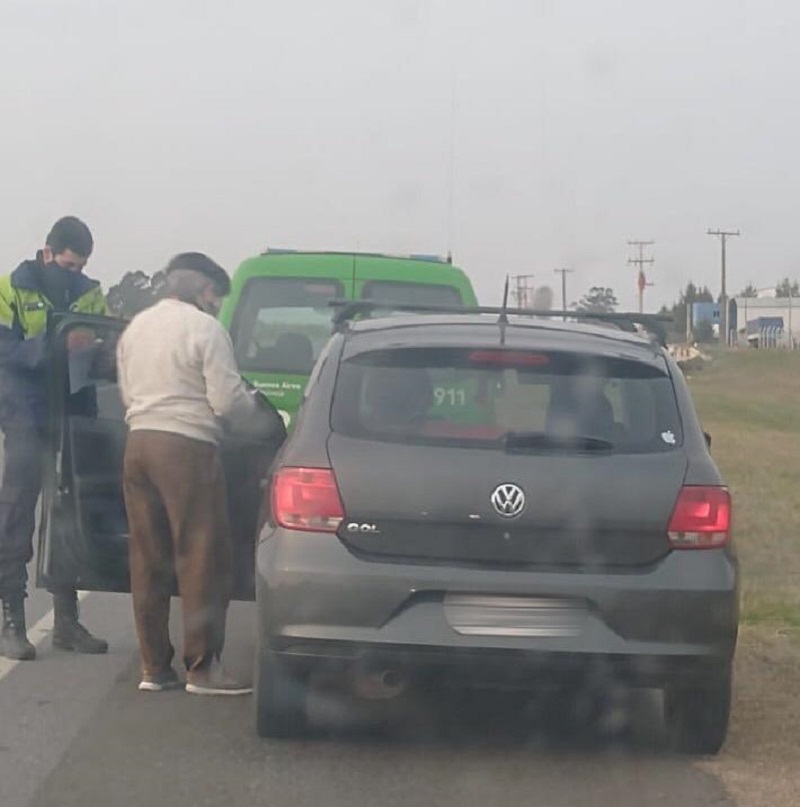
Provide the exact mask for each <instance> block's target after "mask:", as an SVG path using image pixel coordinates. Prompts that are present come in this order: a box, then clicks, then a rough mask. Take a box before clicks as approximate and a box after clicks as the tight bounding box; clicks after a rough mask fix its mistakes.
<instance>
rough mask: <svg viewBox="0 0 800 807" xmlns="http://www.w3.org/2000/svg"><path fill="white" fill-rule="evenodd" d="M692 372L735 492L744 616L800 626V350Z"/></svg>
mask: <svg viewBox="0 0 800 807" xmlns="http://www.w3.org/2000/svg"><path fill="white" fill-rule="evenodd" d="M688 375H689V377H690V382H689V383H690V386H691V388H692V393H693V395H694V399H695V403H696V406H697V410H698V413H699V415H700V418H701V420H702V422H703V426H704V428H705V429H706V430H707V431H709V432H711V434H712V437H713V448H712V453H713V455H714V457H715V458H716V460H717V462H718V464H719V466H720V469H721V470H722V472H723V474H724V475H725V478H726V480H727V481H728V483H729V484H730V486H731V489H732V492H733V496H734V519H735V521H734V530H735V541H736V546H737V549H738V552H739V557H740V560H741V566H742V619H743V621H744V622H746V623H752V624H775V625H783V626H791V627H800V352H798V353H787V352H783V351H774V352H772V351H771V352H761V351H754V350H753V351H741V352H735V353H730V354H727V355H722V356H718V357H717V358H715V359H714V361H713V362H712V363H711V364H710V365H708V366H707V367H706V368H705V369H704V370H703V371H702V372H695V373H692V372H689V373H688Z"/></svg>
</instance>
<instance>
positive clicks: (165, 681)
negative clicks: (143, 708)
mask: <svg viewBox="0 0 800 807" xmlns="http://www.w3.org/2000/svg"><path fill="white" fill-rule="evenodd" d="M182 686H183V684H182V683H181V679H180V678H178V673H176V672H175V670H165V671H164V672H161V673H144V675H142V680H141V681H140V682H139V690H140V691H141V692H165V691H167V690H169V689H180V688H181V687H182Z"/></svg>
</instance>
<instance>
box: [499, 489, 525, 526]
mask: <svg viewBox="0 0 800 807" xmlns="http://www.w3.org/2000/svg"><path fill="white" fill-rule="evenodd" d="M491 502H492V507H494V509H495V511H496V512H497V514H498V515H501V516H503V518H515V517H516V516H518V515H520V513H522V511H523V510H524V509H525V491H523V490H522V488H521V487H520V486H519V485H515V484H513V483H511V482H506V483H505V484H503V485H498V486H497V487H496V488H495V489H494V490H493V491H492V496H491Z"/></svg>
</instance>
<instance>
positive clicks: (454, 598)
mask: <svg viewBox="0 0 800 807" xmlns="http://www.w3.org/2000/svg"><path fill="white" fill-rule="evenodd" d="M444 614H445V619H446V620H447V623H448V624H449V625H450V627H451V628H452V629H453V630H454V631H456V633H460V634H463V635H465V636H520V637H564V636H577V635H579V634H580V633H581V632H582V631H583V629H584V626H585V624H586V619H587V617H588V610H587V607H586V603H585V602H583V601H581V600H568V599H556V598H552V597H493V596H485V595H474V594H446V595H445V598H444Z"/></svg>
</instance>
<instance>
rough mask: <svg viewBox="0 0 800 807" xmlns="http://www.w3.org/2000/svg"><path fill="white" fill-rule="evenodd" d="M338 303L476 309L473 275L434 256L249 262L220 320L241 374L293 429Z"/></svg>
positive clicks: (322, 255) (285, 253)
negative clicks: (292, 425) (332, 303)
mask: <svg viewBox="0 0 800 807" xmlns="http://www.w3.org/2000/svg"><path fill="white" fill-rule="evenodd" d="M333 299H351V300H362V299H367V300H376V301H378V302H381V301H386V302H392V303H403V304H408V305H420V304H427V305H448V306H449V305H453V306H459V305H464V306H474V305H476V304H477V300H476V297H475V292H474V290H473V288H472V284H471V283H470V281H469V278H468V277H467V275H466V274H465V273H464V272H463V271H462V270H461V269H459V268H458V267H456V266H453V265H452V263H451V262H450V261H449V259H442V258H438V257H435V256H432V255H407V256H395V255H381V254H374V253H354V252H347V253H343V252H302V251H295V250H277V249H269V250H267V251H266V252H265V253H263V254H261V255H258V256H256V257H254V258H249V259H248V260H246V261H244V263H242V264H241V266H239V268H238V269H237V270H236V272H235V274H234V276H233V279H232V289H231V294H230V295H229V296H228V298H227V299H226V301H225V304H224V306H223V308H222V311H221V312H220V319H221V321H222V323H223V324H224V325H225V327H226V328H227V329H228V330H229V331H230V334H231V338H232V340H233V345H234V350H235V352H236V359H237V361H238V362H239V368H240V370H241V371H242V374H243V375H244V376H245V378H247V379H248V381H250V382H251V383H252V384H254V385H255V386H257V387H258V388H259V389H261V390H263V391H264V393H265V394H266V395H267V396H268V397H269V399H270V400H271V401H272V403H273V404H274V405H275V406H276V407H277V408H278V409H279V410H280V412H281V415H282V416H283V418H284V420H285V421H286V424H287V426H290V425H291V423H292V420H293V418H294V415H295V413H296V412H297V409H298V407H299V406H300V401H301V399H302V396H303V390H304V388H305V385H306V382H307V380H308V377H309V375H310V373H311V369H312V368H313V366H314V362H315V361H316V358H317V356H318V355H319V352H320V350H321V349H322V347H323V345H324V344H325V343H326V342H327V340H328V337H329V336H330V334H331V317H332V309H331V308H330V305H329V302H330V301H331V300H333ZM444 394H445V395H450V393H449V392H446V393H444ZM439 395H440V397H441V395H442V393H439Z"/></svg>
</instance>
